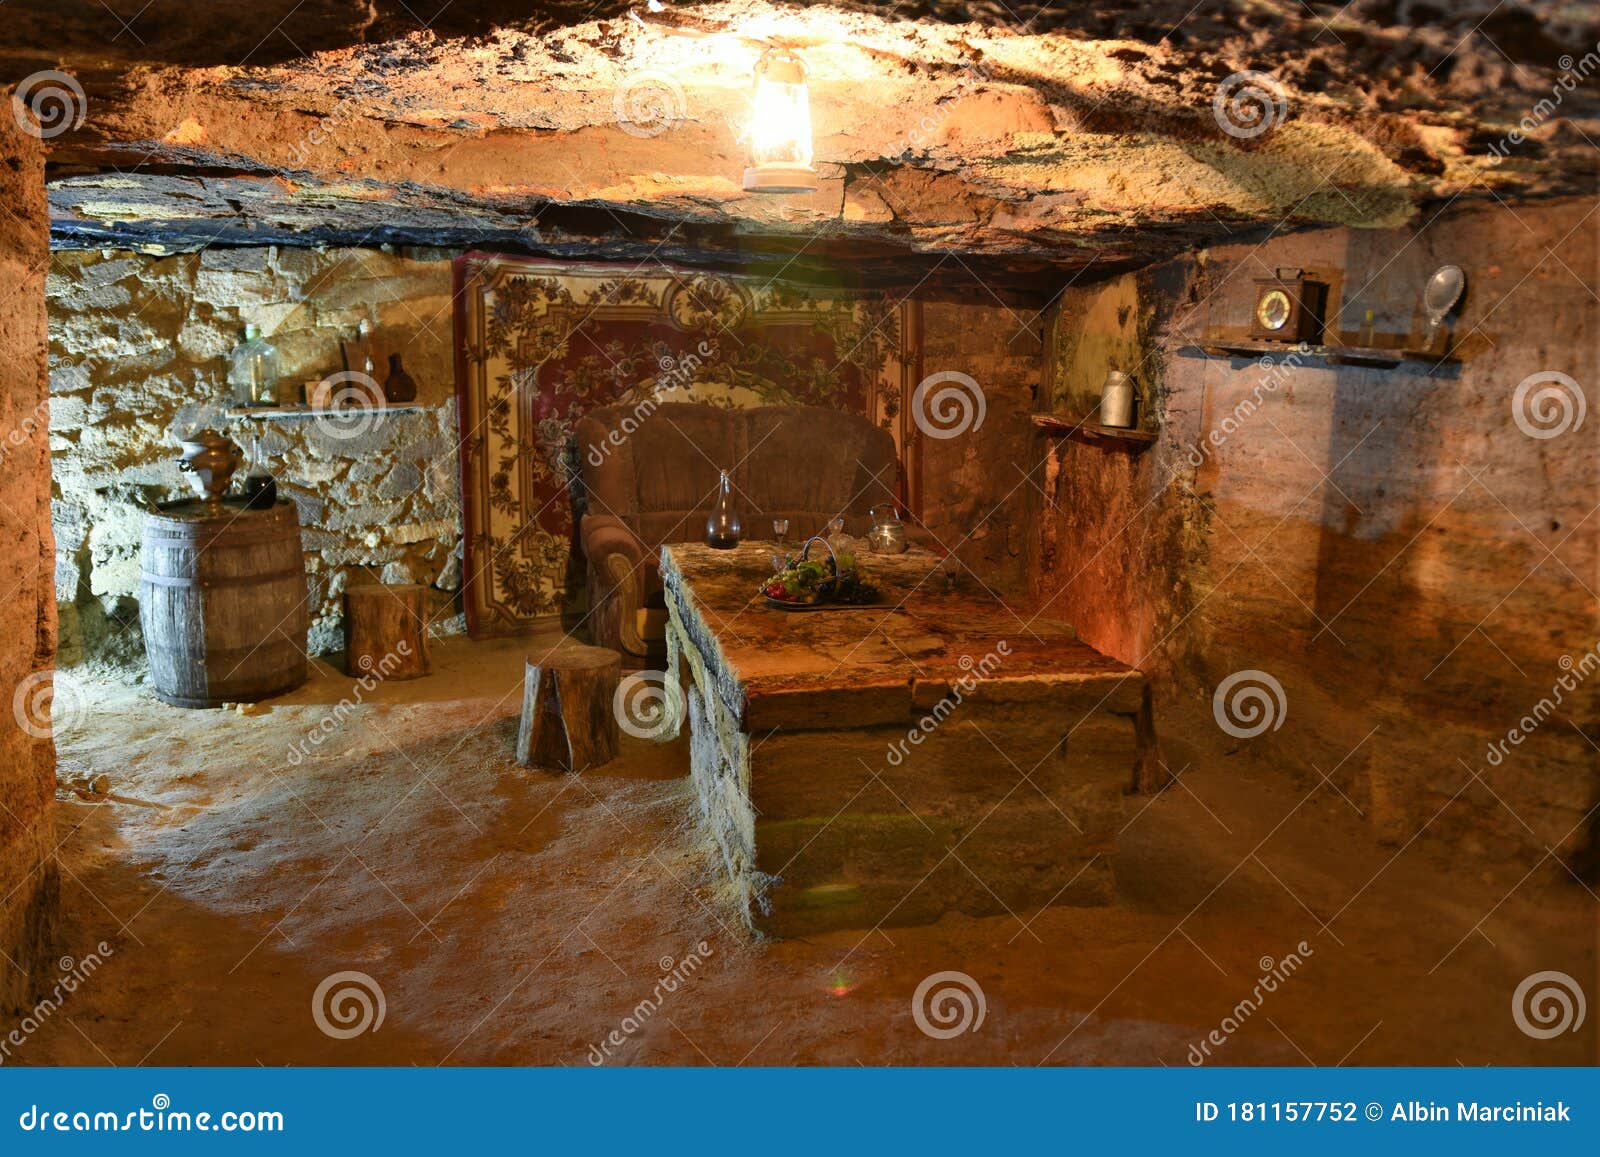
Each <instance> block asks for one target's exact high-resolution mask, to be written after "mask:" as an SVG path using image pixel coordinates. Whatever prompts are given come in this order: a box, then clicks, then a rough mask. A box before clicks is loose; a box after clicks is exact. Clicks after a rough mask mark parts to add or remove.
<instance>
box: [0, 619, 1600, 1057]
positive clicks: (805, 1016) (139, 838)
mask: <svg viewBox="0 0 1600 1157" xmlns="http://www.w3.org/2000/svg"><path fill="white" fill-rule="evenodd" d="M529 649H530V642H529V641H528V640H526V639H523V640H508V641H505V642H500V643H468V642H465V641H453V642H449V643H445V644H443V645H440V646H438V648H437V650H436V653H435V674H433V675H432V676H430V677H429V678H426V679H423V680H419V681H416V682H412V683H405V684H398V683H392V684H387V685H381V686H379V687H378V688H377V689H376V690H375V691H374V692H373V693H372V694H370V695H368V696H365V698H364V701H363V702H361V703H359V704H354V705H351V706H349V707H347V708H346V709H340V708H339V706H338V705H339V704H340V701H341V700H345V699H349V698H351V696H352V685H351V680H350V679H349V678H348V677H346V676H344V675H342V674H340V673H338V672H337V671H336V670H335V669H333V668H330V667H326V666H323V667H321V668H320V669H319V670H318V672H317V673H316V675H315V677H314V678H313V679H312V681H311V682H310V683H309V684H307V685H306V686H305V687H303V688H301V689H300V690H298V691H297V692H295V693H293V694H291V695H288V696H284V697H283V698H281V699H277V700H274V701H272V702H271V703H270V704H266V705H263V707H264V708H265V709H264V710H263V712H262V713H261V714H258V715H251V716H241V715H239V714H236V713H233V712H223V711H184V710H179V709H175V708H170V707H166V706H164V705H162V704H160V703H159V702H157V701H156V700H155V699H154V698H153V697H152V696H151V695H150V694H149V693H148V691H147V690H145V689H143V688H139V687H130V686H126V685H123V684H119V683H116V682H113V681H108V680H98V679H90V678H88V677H84V676H77V675H74V674H73V673H71V672H68V673H67V674H66V675H64V676H63V685H64V687H65V688H66V689H65V690H64V691H63V692H61V693H59V694H58V704H57V717H58V732H57V741H58V745H59V750H60V778H61V780H62V782H63V784H64V785H65V784H68V783H70V782H71V781H73V780H75V779H80V778H83V777H90V778H92V777H93V776H96V775H99V774H104V775H107V776H109V777H110V795H109V798H106V799H101V798H99V797H97V796H94V795H92V794H90V795H89V796H88V797H87V798H85V797H84V795H82V794H80V793H78V792H74V791H71V790H69V789H68V788H66V787H65V786H64V788H63V791H62V794H61V798H62V801H63V802H62V805H61V807H60V808H59V819H58V825H59V838H60V841H61V846H60V850H59V860H60V865H61V871H62V890H63V906H64V910H65V911H64V921H63V928H62V936H61V952H62V955H63V957H67V958H70V959H64V960H63V961H62V962H61V963H62V967H63V968H65V969H67V970H68V974H71V973H73V972H74V971H76V972H77V973H79V974H81V973H83V972H84V970H85V967H86V965H85V962H86V961H89V960H91V959H93V960H94V970H93V975H91V976H88V977H87V979H86V980H84V981H83V982H82V983H80V984H77V985H76V986H75V991H72V992H71V993H70V994H67V995H66V996H65V997H64V999H63V1000H62V1002H61V1004H60V1007H59V1008H56V1009H54V1010H53V1011H49V1012H48V1013H47V1014H46V1015H45V1016H44V1017H43V1018H42V1023H40V1024H37V1025H36V1026H34V1027H33V1028H32V1029H31V1030H28V1031H25V1032H24V1033H23V1034H22V1035H23V1043H22V1044H21V1045H13V1046H11V1048H10V1050H9V1056H7V1057H6V1058H5V1063H9V1064H102V1063H104V1064H116V1065H139V1064H151V1065H196V1064H236V1065H248V1064H257V1063H259V1064H266V1065H280V1064H302V1065H303V1064H380V1063H381V1064H399V1065H404V1064H440V1063H453V1064H569V1065H583V1064H588V1063H594V1062H595V1061H597V1060H603V1061H604V1062H605V1063H608V1064H691V1065H693V1064H717V1065H738V1064H761V1065H778V1064H865V1065H876V1064H918V1065H920V1064H1027V1065H1032V1064H1040V1063H1047V1064H1130V1065H1154V1064H1165V1065H1184V1064H1188V1063H1193V1062H1194V1061H1195V1059H1196V1058H1197V1057H1198V1058H1200V1059H1204V1060H1205V1061H1206V1063H1220V1064H1241V1063H1285V1064H1299V1063H1311V1064H1317V1065H1333V1064H1363V1065H1383V1064H1443V1065H1450V1064H1463V1065H1481V1064H1486V1063H1491V1064H1511V1063H1518V1064H1552V1063H1569V1064H1572V1063H1593V1062H1595V1061H1596V1059H1597V1048H1596V1041H1597V1034H1596V1021H1597V1020H1600V1010H1595V1009H1592V1008H1591V1009H1589V1010H1588V1011H1589V1016H1588V1018H1587V1020H1586V1021H1585V1023H1584V1024H1583V1025H1582V1026H1581V1028H1580V1029H1579V1030H1578V1031H1576V1032H1569V1033H1563V1034H1561V1035H1560V1036H1557V1037H1554V1038H1552V1039H1536V1038H1534V1037H1531V1036H1529V1035H1527V1034H1526V1033H1524V1032H1523V1031H1521V1030H1520V1029H1519V1028H1518V1027H1517V1023H1516V1020H1515V1018H1514V1017H1513V1009H1512V998H1513V993H1514V991H1515V990H1516V988H1517V986H1518V984H1519V983H1520V982H1521V981H1522V980H1523V979H1524V978H1525V977H1528V976H1529V975H1530V974H1533V973H1536V972H1539V971H1544V970H1560V971H1563V972H1566V973H1568V974H1570V975H1572V976H1574V977H1576V978H1577V979H1578V980H1579V981H1580V982H1581V983H1582V984H1583V985H1584V986H1585V987H1586V988H1587V990H1588V993H1589V994H1590V996H1591V998H1592V997H1593V995H1594V994H1595V993H1596V992H1600V985H1597V984H1596V983H1595V981H1596V980H1597V976H1596V967H1595V958H1596V957H1595V933H1596V916H1597V913H1600V903H1597V901H1596V898H1595V896H1594V895H1593V894H1592V893H1590V892H1589V891H1588V890H1587V889H1586V888H1584V887H1583V886H1582V885H1580V884H1578V883H1577V882H1576V881H1574V880H1573V878H1572V877H1571V876H1570V875H1569V874H1567V873H1565V872H1562V871H1560V870H1559V869H1557V868H1556V866H1555V865H1554V864H1553V862H1552V861H1546V862H1545V863H1544V864H1543V865H1542V866H1540V867H1538V868H1537V869H1535V870H1534V871H1532V872H1531V873H1529V874H1528V875H1527V876H1526V877H1525V878H1524V879H1523V880H1522V881H1521V882H1520V883H1519V882H1518V881H1517V880H1516V873H1513V875H1512V876H1511V878H1510V881H1509V883H1508V882H1507V881H1506V880H1505V879H1501V878H1498V877H1485V876H1483V875H1481V874H1479V873H1478V872H1477V871H1476V870H1471V869H1463V868H1461V867H1459V866H1452V864H1451V863H1450V862H1449V861H1448V859H1447V858H1446V849H1443V848H1441V847H1439V846H1436V845H1435V844H1434V843H1433V842H1432V841H1431V840H1429V839H1428V838H1427V836H1426V835H1424V837H1423V838H1420V839H1417V840H1415V841H1414V842H1412V843H1410V844H1408V845H1405V846H1402V847H1385V846H1381V845H1379V844H1378V843H1376V842H1375V841H1374V840H1373V838H1372V836H1371V834H1370V832H1369V829H1368V828H1367V827H1366V825H1365V824H1364V823H1363V821H1362V820H1361V819H1360V817H1359V816H1358V815H1357V814H1356V813H1355V811H1354V810H1353V805H1352V804H1350V803H1348V802H1347V801H1346V800H1344V799H1343V798H1341V796H1340V795H1339V794H1338V793H1337V792H1336V791H1334V790H1333V789H1331V788H1329V787H1326V786H1316V785H1309V784H1305V785H1300V786H1298V787H1297V786H1295V785H1293V784H1290V783H1287V782H1284V780H1283V777H1281V776H1274V775H1270V774H1263V773H1262V772H1260V771H1252V770H1251V769H1249V768H1247V767H1244V766H1241V765H1240V763H1239V761H1238V760H1236V759H1219V760H1218V761H1217V764H1218V765H1217V766H1195V767H1191V768H1190V769H1189V770H1188V771H1187V772H1185V773H1184V774H1183V776H1182V778H1181V780H1180V782H1179V784H1178V785H1177V786H1175V787H1173V788H1171V789H1169V790H1168V791H1166V792H1165V793H1164V794H1162V795H1160V796H1158V797H1154V798H1148V797H1129V799H1128V813H1127V814H1128V822H1127V827H1126V829H1125V830H1124V832H1123V834H1122V839H1121V845H1120V850H1119V852H1118V854H1117V860H1116V872H1117V876H1118V880H1119V890H1120V897H1119V901H1118V903H1117V904H1116V905H1115V906H1112V907H1109V908H1098V909H1072V908H1054V909H1047V910H1045V911H1043V912H1040V913H1036V914H1035V913H1027V914H1024V915H1022V916H1020V917H1018V918H1012V917H997V918H988V919H970V918H965V917H960V916H951V917H947V918H945V919H944V920H943V921H941V922H940V923H938V924H936V925H932V926H928V927H919V928H890V929H885V930H882V931H877V932H871V933H862V932H840V933H832V934H828V935H825V936H818V937H815V938H812V939H809V940H796V941H786V942H765V943H763V942H759V941H757V940H754V939H753V938H751V937H750V936H749V935H747V934H746V933H744V932H743V931H741V930H740V928H739V925H738V923H737V920H736V919H735V917H734V916H733V915H732V914H731V913H730V912H728V911H726V910H724V909H722V908H721V907H720V906H719V905H720V901H719V900H718V899H717V896H718V889H717V887H716V884H717V880H718V876H717V873H718V871H719V870H720V866H719V864H718V862H717V861H716V860H715V858H714V853H713V852H712V850H711V849H710V848H709V847H708V846H707V845H706V844H705V843H704V842H703V840H702V838H701V836H700V834H699V832H698V829H697V825H696V815H695V808H696V804H695V800H694V795H693V792H692V791H691V790H690V787H689V784H688V781H687V780H686V778H685V776H686V773H687V766H688V760H687V751H686V747H685V744H684V743H683V742H682V741H679V742H675V743H671V744H667V745H661V746H657V745H652V744H649V743H647V742H643V741H639V740H633V739H630V738H628V737H626V736H625V737H624V739H623V743H624V749H623V754H622V757H621V758H619V759H618V760H616V761H615V762H613V763H612V764H610V765H609V766H607V767H606V768H604V769H603V770H602V771H598V772H590V773H587V774H584V775H581V776H564V775H556V774H547V773H544V772H538V771H528V770H525V769H522V768H519V767H518V766H517V765H516V764H515V763H514V762H513V761H512V759H511V754H510V753H511V748H512V743H513V740H514V736H515V730H516V718H515V716H516V712H517V711H518V709H519V706H520V689H521V664H522V660H523V656H524V654H525V653H526V652H527V651H528V650H529ZM341 717H342V719H343V721H342V722H340V723H337V725H330V727H329V730H328V731H327V733H326V738H325V740H324V741H323V742H321V743H320V744H319V745H316V746H312V745H309V744H307V743H306V736H307V734H308V732H310V731H311V729H312V728H314V727H317V726H319V724H320V722H321V721H322V720H323V719H324V718H329V719H333V720H338V719H340V718H341ZM318 733H319V734H321V732H320V731H319V732H318ZM296 745H299V747H298V749H297V748H296ZM296 749H297V750H298V751H300V752H303V753H305V754H304V757H303V758H295V757H293V756H291V754H290V753H291V751H292V750H296ZM702 941H703V942H704V944H705V948H704V949H703V950H702V949H700V948H699V947H698V946H699V945H700V944H701V942H702ZM1302 941H1303V942H1304V948H1303V949H1302V948H1301V947H1300V945H1301V942H1302ZM101 942H104V946H105V950H104V951H102V950H101V949H99V948H98V947H97V946H98V945H99V944H100V943H101ZM1291 953H1293V954H1296V955H1297V956H1298V958H1299V959H1298V963H1297V964H1295V965H1294V967H1293V971H1292V974H1291V973H1290V971H1289V969H1290V963H1291V958H1290V954H1291ZM91 954H92V955H91ZM950 971H959V972H962V973H965V974H967V976H969V977H970V978H971V983H972V984H973V985H975V986H976V988H977V989H980V990H981V994H982V997H981V1007H982V1018H981V1023H976V1022H977V1021H978V1017H977V1008H978V1003H977V1001H978V998H977V995H976V993H973V992H969V995H968V997H967V1000H968V1005H969V1007H970V1008H971V1009H972V1015H971V1016H970V1017H968V1018H967V1019H968V1020H969V1021H971V1022H974V1023H970V1024H969V1025H968V1027H967V1028H966V1030H965V1031H959V1032H956V1033H955V1034H954V1035H945V1036H936V1035H930V1034H929V1033H928V1032H925V1031H923V1030H922V1029H921V1028H919V1026H918V1017H917V1016H914V1015H913V1000H914V997H915V995H916V993H917V990H918V987H919V985H921V984H922V983H923V981H924V980H925V979H926V978H928V977H930V976H932V975H933V974H935V973H940V972H950ZM345 972H357V973H361V974H364V977H365V978H370V979H364V978H355V979H354V980H353V981H349V982H347V981H345V980H340V979H335V980H334V981H332V982H331V984H330V985H329V986H328V991H327V992H325V994H324V998H323V1000H322V1001H321V1006H320V1007H318V1006H317V1001H316V994H317V990H318V986H319V984H322V983H323V982H324V981H325V980H327V979H328V978H330V977H335V976H336V974H339V973H345ZM1280 975H1281V976H1282V977H1283V978H1282V979H1281V980H1280V979H1278V976H1280ZM663 976H668V977H672V978H673V979H672V980H671V982H670V983H668V984H666V985H663V984H662V978H663ZM1263 976H1267V977H1270V978H1272V979H1271V982H1270V983H1268V984H1266V985H1264V986H1263V987H1261V988H1258V985H1261V984H1262V980H1263ZM346 983H354V984H356V985H359V986H361V989H362V991H364V992H367V993H368V994H369V995H368V997H367V999H368V1001H369V1003H370V1004H371V1005H372V1007H373V1009H374V1013H375V1011H376V1001H377V992H378V991H379V990H381V994H382V1011H383V1017H382V1020H381V1023H380V1024H371V1025H368V1026H367V1028H366V1029H365V1031H360V1032H355V1033H354V1035H347V1036H340V1035H330V1034H329V1033H328V1032H325V1031H324V1030H323V1028H322V1027H319V1021H320V1022H321V1024H323V1025H326V1026H328V1027H329V1028H331V1029H333V1030H334V1031H335V1032H341V1031H347V1030H350V1031H353V1030H354V1029H358V1028H360V1027H361V1023H360V1022H361V1019H362V1018H361V1016H360V1005H359V1003H358V1002H357V1001H356V1000H355V999H354V995H353V993H347V994H346V999H342V1000H339V999H335V998H334V997H333V995H332V993H334V992H337V991H338V990H339V989H340V988H341V987H343V986H344V985H345V984H346ZM961 983H965V982H961ZM932 987H933V990H935V991H936V990H937V989H938V988H940V987H943V985H942V983H941V982H937V981H936V982H935V983H934V985H933V986H932ZM669 989H670V991H668V990H669ZM947 995H948V996H950V999H945V1000H939V1001H933V1003H932V1007H931V1015H928V1016H923V1017H922V1019H923V1020H924V1022H925V1023H927V1024H928V1025H929V1026H930V1027H931V1028H933V1029H935V1030H939V1029H940V1028H941V1027H942V1026H943V1025H945V1024H949V1025H950V1027H951V1028H953V1029H954V1028H959V1027H960V1023H959V1022H960V1019H961V1018H960V1016H959V1015H957V1014H958V1013H959V1011H960V1007H961V1006H960V1003H959V1001H958V1000H956V999H955V998H954V997H953V995H951V994H947ZM930 999H931V996H925V999H924V1002H923V1003H924V1007H929V1001H930ZM1246 1001H1248V1002H1250V1003H1249V1004H1247V1005H1246V1006H1245V1007H1243V1008H1241V1002H1246ZM941 1013H942V1014H946V1015H950V1016H951V1017H952V1018H953V1019H952V1020H950V1021H940V1020H939V1019H938V1018H939V1015H940V1014H941ZM341 1017H346V1018H348V1019H343V1020H341V1019H340V1018H341ZM368 1019H372V1020H375V1019H376V1017H375V1015H374V1016H373V1017H370V1018H368ZM4 1027H9V1026H0V1028H4ZM24 1027H26V1026H24ZM1213 1031H1215V1032H1216V1033H1217V1034H1218V1036H1220V1037H1222V1038H1223V1043H1221V1044H1220V1045H1219V1044H1216V1043H1214V1042H1215V1040H1216V1038H1214V1037H1213V1038H1211V1041H1209V1042H1208V1041H1207V1038H1208V1036H1209V1035H1210V1034H1211V1033H1212V1032H1213ZM613 1034H614V1035H613ZM619 1042H620V1043H619ZM1203 1044H1204V1045H1206V1046H1207V1047H1208V1049H1209V1057H1206V1056H1204V1054H1202V1053H1200V1052H1199V1051H1197V1050H1198V1048H1199V1046H1201V1045H1203Z"/></svg>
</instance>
